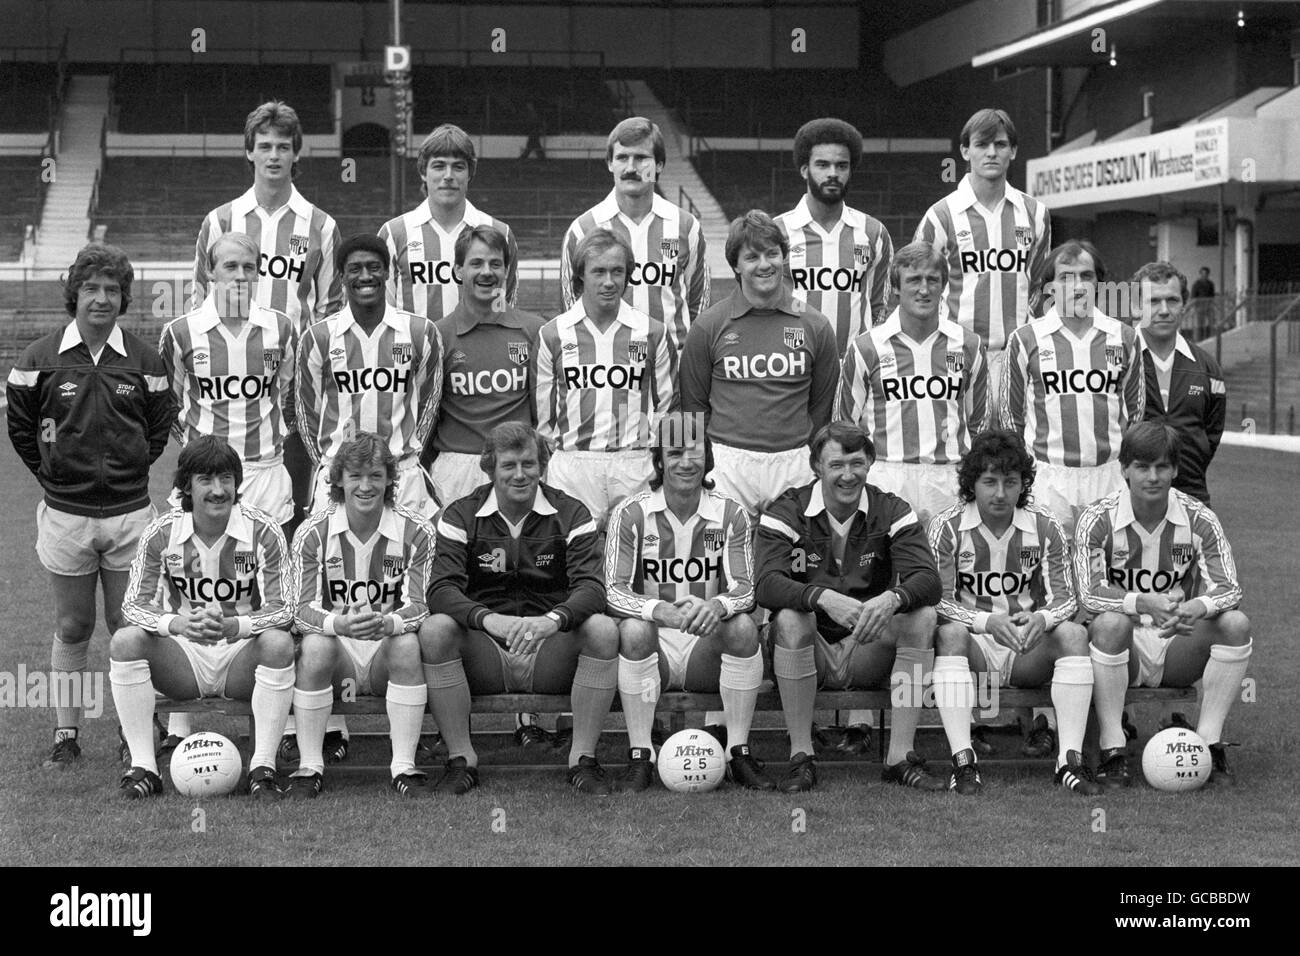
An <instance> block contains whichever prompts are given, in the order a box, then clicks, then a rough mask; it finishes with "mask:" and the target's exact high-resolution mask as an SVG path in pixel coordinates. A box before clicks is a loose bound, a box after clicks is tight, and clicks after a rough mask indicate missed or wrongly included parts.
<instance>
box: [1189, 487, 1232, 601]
mask: <svg viewBox="0 0 1300 956" xmlns="http://www.w3.org/2000/svg"><path fill="white" fill-rule="evenodd" d="M1193 523H1194V526H1195V528H1196V529H1197V531H1198V532H1199V533H1198V534H1197V537H1198V538H1199V543H1198V547H1197V549H1196V550H1197V559H1196V560H1197V563H1198V565H1199V567H1200V572H1201V580H1202V582H1203V583H1204V584H1205V587H1206V591H1205V593H1204V594H1202V595H1200V596H1199V598H1198V600H1200V601H1201V602H1202V603H1203V604H1204V605H1205V612H1206V616H1207V617H1217V616H1218V615H1220V614H1222V613H1223V612H1224V611H1231V610H1233V609H1234V608H1235V607H1237V605H1239V604H1240V603H1241V599H1242V596H1243V591H1242V588H1241V584H1240V583H1239V582H1238V580H1237V564H1236V561H1234V560H1233V557H1232V546H1231V545H1230V544H1228V538H1227V536H1226V535H1224V533H1223V526H1222V525H1221V524H1220V523H1219V519H1218V517H1217V516H1216V515H1215V514H1214V512H1212V511H1210V510H1209V509H1208V508H1204V507H1196V516H1195V518H1194V519H1193Z"/></svg>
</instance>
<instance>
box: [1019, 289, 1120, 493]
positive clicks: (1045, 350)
mask: <svg viewBox="0 0 1300 956" xmlns="http://www.w3.org/2000/svg"><path fill="white" fill-rule="evenodd" d="M1001 394H1002V426H1003V427H1004V428H1007V429H1009V430H1010V431H1013V432H1015V433H1016V434H1017V435H1023V436H1024V438H1025V446H1026V447H1027V448H1028V449H1029V450H1030V452H1031V453H1032V454H1033V456H1034V457H1035V458H1036V459H1038V460H1039V461H1046V462H1050V463H1051V464H1053V465H1065V466H1068V467H1072V468H1090V467H1095V466H1097V465H1104V464H1105V463H1106V462H1108V461H1113V460H1115V459H1116V458H1118V457H1119V443H1120V438H1121V437H1122V436H1123V434H1124V430H1125V429H1126V428H1128V427H1129V426H1130V425H1132V424H1134V423H1136V422H1139V421H1141V420H1142V414H1143V409H1144V407H1145V406H1144V403H1145V401H1146V396H1145V393H1144V383H1143V379H1142V363H1141V361H1140V358H1139V354H1138V342H1137V333H1135V332H1134V331H1133V330H1132V329H1131V328H1130V327H1129V326H1127V325H1125V324H1124V323H1122V322H1120V321H1119V320H1118V319H1112V318H1111V317H1110V316H1108V315H1105V314H1103V313H1101V312H1097V311H1094V312H1093V316H1092V327H1091V328H1089V329H1088V330H1087V331H1086V332H1085V333H1084V334H1083V337H1082V338H1078V337H1076V336H1075V335H1074V333H1072V332H1071V331H1070V330H1069V329H1067V328H1066V327H1065V324H1064V322H1062V320H1061V317H1060V315H1059V314H1057V311H1056V309H1055V308H1053V309H1051V310H1050V311H1049V312H1048V313H1047V314H1046V315H1045V316H1043V317H1042V318H1041V319H1035V320H1034V321H1033V322H1030V323H1029V324H1028V325H1025V326H1021V327H1020V328H1019V329H1017V330H1016V331H1015V333H1014V334H1013V335H1012V336H1011V341H1010V343H1009V344H1008V346H1007V357H1006V361H1005V362H1004V363H1003V366H1002V388H1001Z"/></svg>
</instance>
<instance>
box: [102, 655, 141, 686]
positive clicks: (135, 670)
mask: <svg viewBox="0 0 1300 956" xmlns="http://www.w3.org/2000/svg"><path fill="white" fill-rule="evenodd" d="M150 675H151V671H150V670H149V662H148V661H146V660H139V661H109V662H108V680H109V683H112V684H121V685H123V686H126V685H127V684H147V683H149V678H150Z"/></svg>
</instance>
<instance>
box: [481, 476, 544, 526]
mask: <svg viewBox="0 0 1300 956" xmlns="http://www.w3.org/2000/svg"><path fill="white" fill-rule="evenodd" d="M529 510H530V511H532V513H533V514H535V515H553V514H557V513H558V512H557V511H556V510H555V505H553V504H551V501H550V499H549V498H547V497H546V494H545V493H544V492H543V491H542V486H541V484H540V483H539V484H538V485H537V493H536V494H535V495H534V496H533V506H532V508H530V509H529ZM495 514H501V509H500V508H499V507H497V490H496V489H495V488H493V489H492V490H491V491H489V492H488V496H487V500H486V501H484V502H483V503H482V504H481V505H479V506H478V511H476V512H474V517H476V518H486V517H487V516H488V515H495ZM501 517H502V518H505V515H501Z"/></svg>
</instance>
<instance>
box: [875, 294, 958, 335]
mask: <svg viewBox="0 0 1300 956" xmlns="http://www.w3.org/2000/svg"><path fill="white" fill-rule="evenodd" d="M938 330H939V331H940V332H942V333H943V334H944V335H946V336H947V337H948V338H950V339H956V340H957V341H958V342H961V341H962V338H963V336H962V329H961V326H960V325H958V324H957V323H956V322H954V321H952V317H951V315H950V314H949V312H948V306H947V305H946V304H945V303H943V302H940V303H939V325H938ZM866 331H867V334H870V335H872V336H874V337H876V338H877V339H879V340H881V341H886V340H888V339H892V338H893V337H894V336H895V335H900V334H902V332H903V316H902V314H901V313H900V312H899V311H898V306H894V311H893V312H890V313H889V317H888V318H886V319H885V320H884V321H883V322H881V323H880V324H879V325H876V326H872V327H871V328H870V329H867V330H866ZM926 338H929V336H928V335H927V336H926Z"/></svg>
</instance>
